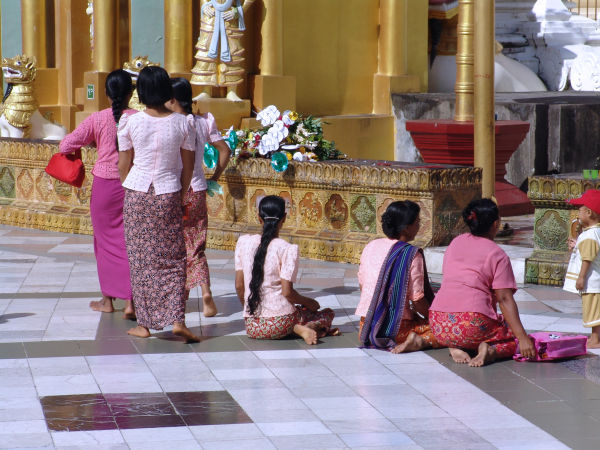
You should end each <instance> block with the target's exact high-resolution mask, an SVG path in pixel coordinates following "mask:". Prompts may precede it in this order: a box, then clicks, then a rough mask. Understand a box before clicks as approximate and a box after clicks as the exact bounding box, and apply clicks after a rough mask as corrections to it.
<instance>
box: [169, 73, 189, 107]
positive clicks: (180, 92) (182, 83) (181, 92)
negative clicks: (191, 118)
mask: <svg viewBox="0 0 600 450" xmlns="http://www.w3.org/2000/svg"><path fill="white" fill-rule="evenodd" d="M171 87H172V88H173V98H174V99H175V100H177V103H179V104H180V105H181V107H182V108H183V110H184V111H185V113H186V114H192V85H191V84H190V82H189V81H188V80H186V79H185V78H181V77H178V78H171Z"/></svg>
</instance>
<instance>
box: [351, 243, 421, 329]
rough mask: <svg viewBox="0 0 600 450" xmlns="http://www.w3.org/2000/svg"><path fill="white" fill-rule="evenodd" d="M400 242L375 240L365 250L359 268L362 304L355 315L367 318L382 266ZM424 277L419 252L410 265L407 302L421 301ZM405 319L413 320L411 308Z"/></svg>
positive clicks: (359, 304) (406, 309)
mask: <svg viewBox="0 0 600 450" xmlns="http://www.w3.org/2000/svg"><path fill="white" fill-rule="evenodd" d="M397 242H398V241H397V240H396V239H387V238H382V239H375V240H373V241H371V242H369V243H368V244H367V245H366V246H365V248H364V249H363V252H362V255H361V256H360V266H359V268H358V282H359V283H360V286H361V291H360V302H359V303H358V306H357V308H356V311H355V312H354V314H356V315H357V316H360V317H365V316H366V315H367V311H368V310H369V305H370V304H371V300H372V299H373V294H374V293H375V286H377V279H378V278H379V272H381V266H382V265H383V263H384V261H385V259H386V257H387V255H388V253H389V252H390V249H391V248H392V246H393V245H394V244H396V243H397ZM424 275H425V271H424V270H423V255H422V254H421V252H418V253H417V254H416V255H415V258H414V259H413V261H412V264H411V265H410V274H409V278H408V292H407V293H406V298H407V300H412V301H413V302H416V301H419V300H421V299H422V298H423V297H424V296H425V294H424ZM402 318H403V319H408V320H412V319H413V313H412V311H411V310H410V309H409V308H404V313H403V315H402Z"/></svg>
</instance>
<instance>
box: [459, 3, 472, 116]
mask: <svg viewBox="0 0 600 450" xmlns="http://www.w3.org/2000/svg"><path fill="white" fill-rule="evenodd" d="M474 3H475V0H459V2H458V26H457V29H456V33H457V42H456V46H457V48H456V84H455V85H454V92H455V94H456V106H455V108H454V120H456V121H458V122H468V121H471V120H473V25H474V24H473V18H474V15H473V13H474V11H473V7H474Z"/></svg>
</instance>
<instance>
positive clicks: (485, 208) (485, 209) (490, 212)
mask: <svg viewBox="0 0 600 450" xmlns="http://www.w3.org/2000/svg"><path fill="white" fill-rule="evenodd" d="M462 216H463V220H464V221H465V223H466V224H467V226H468V227H469V230H470V231H471V234H473V235H475V236H485V235H486V234H487V233H488V232H489V231H490V228H492V225H493V224H494V222H495V221H496V220H498V219H499V218H500V215H499V214H498V205H496V203H494V202H493V201H492V200H490V199H489V198H482V199H481V200H473V201H472V202H471V203H469V204H468V205H467V207H466V208H465V209H464V210H463V212H462Z"/></svg>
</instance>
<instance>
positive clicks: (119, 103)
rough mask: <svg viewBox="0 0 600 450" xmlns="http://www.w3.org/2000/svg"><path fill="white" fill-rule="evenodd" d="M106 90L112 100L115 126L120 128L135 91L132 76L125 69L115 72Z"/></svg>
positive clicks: (110, 74)
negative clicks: (128, 103)
mask: <svg viewBox="0 0 600 450" xmlns="http://www.w3.org/2000/svg"><path fill="white" fill-rule="evenodd" d="M104 90H105V91H106V96H107V97H108V98H110V99H111V100H112V105H111V107H112V114H113V119H115V124H116V125H117V126H118V125H119V120H121V116H122V115H123V110H124V109H125V108H127V99H128V98H129V96H130V95H131V91H132V90H133V83H132V81H131V75H129V73H127V72H126V71H124V70H123V69H117V70H113V71H112V72H111V73H109V74H108V76H107V77H106V81H105V82H104ZM118 147H119V144H118V139H117V148H118Z"/></svg>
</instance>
